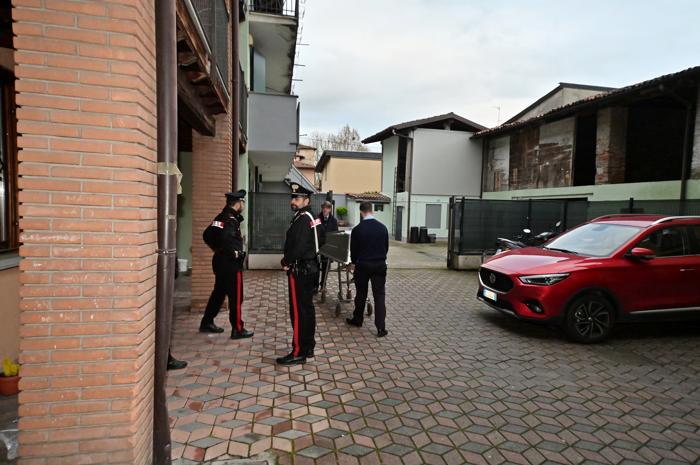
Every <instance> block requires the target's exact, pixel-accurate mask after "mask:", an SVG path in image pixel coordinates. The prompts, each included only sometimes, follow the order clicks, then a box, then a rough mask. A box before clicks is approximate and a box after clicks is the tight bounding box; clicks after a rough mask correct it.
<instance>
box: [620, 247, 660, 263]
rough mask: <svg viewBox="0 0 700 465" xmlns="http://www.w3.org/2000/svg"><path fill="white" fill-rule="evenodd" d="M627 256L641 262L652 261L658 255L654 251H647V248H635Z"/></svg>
mask: <svg viewBox="0 0 700 465" xmlns="http://www.w3.org/2000/svg"><path fill="white" fill-rule="evenodd" d="M627 256H628V257H631V258H638V259H640V260H651V259H652V258H654V257H655V256H656V254H655V253H654V251H653V250H651V249H647V248H646V247H635V248H633V249H632V250H630V251H629V252H628V253H627Z"/></svg>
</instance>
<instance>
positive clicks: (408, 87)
mask: <svg viewBox="0 0 700 465" xmlns="http://www.w3.org/2000/svg"><path fill="white" fill-rule="evenodd" d="M302 3H304V1H303V0H302ZM698 18H700V2H697V1H693V0H688V1H683V0H673V1H665V2H661V1H647V0H643V1H620V0H615V1H613V0H608V1H593V0H589V1H586V2H581V1H577V2H574V1H518V0H489V1H486V0H478V1H477V0H344V1H340V0H306V1H305V15H304V18H303V31H302V42H304V43H308V44H310V45H309V46H302V47H301V49H300V58H299V60H298V63H300V64H303V65H305V66H304V67H296V68H295V76H294V77H295V78H296V79H302V80H303V81H301V82H296V83H295V93H297V94H298V95H299V97H300V101H301V115H302V116H301V133H302V134H309V133H311V132H313V131H314V130H318V131H324V132H335V131H336V130H337V129H339V128H340V127H341V126H342V125H344V124H346V123H348V124H350V125H351V126H353V127H355V128H357V129H358V130H359V132H360V135H361V136H362V137H367V136H369V135H371V134H374V133H375V132H378V131H380V130H382V129H384V128H385V127H387V126H389V125H391V124H395V123H400V122H403V121H408V120H412V119H416V118H423V117H428V116H433V115H437V114H441V113H447V112H450V111H454V112H455V113H457V114H459V115H462V116H464V117H466V118H469V119H471V120H473V121H476V122H477V123H480V124H483V125H485V126H494V125H496V124H497V123H498V109H497V108H496V107H500V109H501V110H500V112H501V121H505V120H506V119H508V118H509V117H511V116H513V115H514V114H516V113H517V112H518V111H520V110H521V109H523V108H524V107H526V106H527V105H528V104H530V103H531V102H533V101H534V100H536V99H537V98H539V97H540V96H542V95H544V94H545V93H547V92H548V91H550V90H551V89H553V88H554V87H555V86H556V85H557V84H558V83H559V82H574V83H581V84H592V85H601V86H611V87H619V86H624V85H628V84H633V83H635V82H639V81H642V80H646V79H650V78H653V77H656V76H659V75H662V74H666V73H671V72H675V71H680V70H682V69H685V68H688V67H691V66H696V65H700V27H698V24H697V22H698ZM302 139H303V138H302Z"/></svg>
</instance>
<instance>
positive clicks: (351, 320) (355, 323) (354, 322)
mask: <svg viewBox="0 0 700 465" xmlns="http://www.w3.org/2000/svg"><path fill="white" fill-rule="evenodd" d="M345 322H346V323H347V324H349V325H350V326H357V327H358V328H362V322H361V321H357V320H356V319H355V318H346V319H345Z"/></svg>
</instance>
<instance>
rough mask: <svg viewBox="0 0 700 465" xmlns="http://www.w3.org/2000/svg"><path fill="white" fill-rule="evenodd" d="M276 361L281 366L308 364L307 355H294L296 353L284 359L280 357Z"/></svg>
mask: <svg viewBox="0 0 700 465" xmlns="http://www.w3.org/2000/svg"><path fill="white" fill-rule="evenodd" d="M276 361H277V363H278V364H279V365H301V364H302V363H306V354H303V355H294V352H292V353H290V354H287V355H285V356H284V357H279V358H278V359H277V360H276Z"/></svg>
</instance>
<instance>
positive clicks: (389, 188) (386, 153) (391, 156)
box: [382, 136, 399, 197]
mask: <svg viewBox="0 0 700 465" xmlns="http://www.w3.org/2000/svg"><path fill="white" fill-rule="evenodd" d="M398 161H399V138H398V137H397V136H392V137H390V138H388V139H384V140H383V141H382V193H383V194H384V195H388V196H389V197H391V196H393V195H394V174H395V172H396V165H397V164H398Z"/></svg>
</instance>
